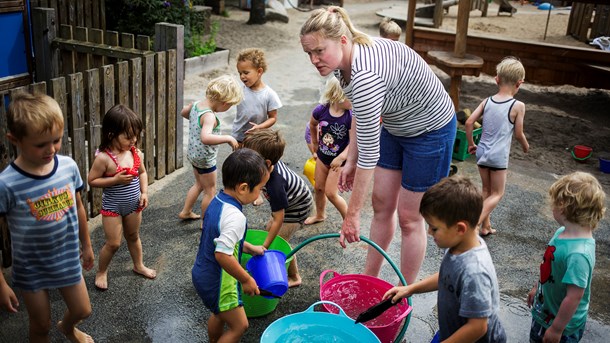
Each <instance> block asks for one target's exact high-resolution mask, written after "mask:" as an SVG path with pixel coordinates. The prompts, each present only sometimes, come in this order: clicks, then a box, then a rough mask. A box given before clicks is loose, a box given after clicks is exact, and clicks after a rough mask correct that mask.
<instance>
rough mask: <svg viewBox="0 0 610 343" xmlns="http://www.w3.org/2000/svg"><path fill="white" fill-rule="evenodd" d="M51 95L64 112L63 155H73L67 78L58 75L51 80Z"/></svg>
mask: <svg viewBox="0 0 610 343" xmlns="http://www.w3.org/2000/svg"><path fill="white" fill-rule="evenodd" d="M50 94H51V97H53V99H55V101H57V103H58V104H59V108H61V112H62V113H63V114H64V136H63V139H62V141H61V151H60V153H61V154H62V155H66V156H71V155H72V151H71V147H70V142H69V140H68V137H70V133H69V132H68V130H69V127H70V123H69V122H68V99H67V91H66V79H65V78H64V77H58V78H55V79H53V80H51V92H50Z"/></svg>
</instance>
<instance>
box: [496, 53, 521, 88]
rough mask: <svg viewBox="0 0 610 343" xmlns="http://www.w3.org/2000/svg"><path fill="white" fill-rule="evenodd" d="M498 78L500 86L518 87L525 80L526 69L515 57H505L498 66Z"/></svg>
mask: <svg viewBox="0 0 610 343" xmlns="http://www.w3.org/2000/svg"><path fill="white" fill-rule="evenodd" d="M496 76H498V79H499V82H500V84H505V85H516V84H517V83H518V82H519V81H523V80H524V79H525V68H524V67H523V64H521V61H519V59H518V58H516V57H513V56H508V57H504V59H502V61H500V63H498V65H496Z"/></svg>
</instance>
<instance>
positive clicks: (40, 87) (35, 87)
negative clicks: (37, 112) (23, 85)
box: [28, 81, 47, 94]
mask: <svg viewBox="0 0 610 343" xmlns="http://www.w3.org/2000/svg"><path fill="white" fill-rule="evenodd" d="M28 88H29V89H28V91H29V92H30V93H32V94H47V83H46V82H44V81H43V82H37V83H33V84H31V85H30V86H29V87H28Z"/></svg>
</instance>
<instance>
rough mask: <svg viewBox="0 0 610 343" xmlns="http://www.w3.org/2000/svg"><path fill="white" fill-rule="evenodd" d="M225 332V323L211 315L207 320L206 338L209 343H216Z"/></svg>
mask: <svg viewBox="0 0 610 343" xmlns="http://www.w3.org/2000/svg"><path fill="white" fill-rule="evenodd" d="M224 330H225V322H223V321H222V319H220V317H218V316H217V315H215V314H213V313H212V315H211V316H210V318H209V319H208V338H209V340H210V343H216V342H218V339H220V336H222V334H223V332H224Z"/></svg>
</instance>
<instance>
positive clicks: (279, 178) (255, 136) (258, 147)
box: [243, 129, 313, 287]
mask: <svg viewBox="0 0 610 343" xmlns="http://www.w3.org/2000/svg"><path fill="white" fill-rule="evenodd" d="M243 144H244V147H245V148H250V149H253V150H255V151H257V152H259V153H260V154H261V155H262V156H263V158H265V159H266V160H268V161H269V162H270V163H271V164H272V165H273V170H272V171H271V176H270V177H269V181H267V184H266V185H265V188H263V195H264V196H265V198H266V199H267V200H268V201H269V205H270V206H271V212H272V213H271V219H270V220H269V222H268V223H267V227H266V230H267V232H268V234H267V238H266V239H265V242H264V243H263V245H264V246H265V248H269V245H270V244H271V243H272V242H273V240H274V239H275V237H276V236H277V235H279V236H280V237H282V238H284V239H285V240H286V241H287V242H288V241H290V237H292V234H293V233H294V232H295V231H296V230H297V229H299V228H301V227H302V226H303V222H304V221H305V219H307V217H308V216H309V212H310V211H311V205H312V203H313V197H312V196H311V192H310V191H309V188H308V187H307V185H306V184H305V181H304V180H303V179H302V178H301V177H300V176H299V175H297V174H296V173H295V172H294V171H293V170H291V169H290V168H288V166H286V165H285V164H284V163H283V162H282V161H280V158H281V157H282V155H283V154H284V148H285V147H286V141H285V140H284V137H282V135H281V134H280V133H279V131H274V130H272V129H259V130H256V131H254V132H251V133H249V134H247V135H246V138H245V140H244V142H243ZM300 284H301V276H300V275H299V270H298V267H297V263H296V258H295V257H294V256H293V259H292V261H291V262H290V265H289V266H288V286H289V287H297V286H299V285H300Z"/></svg>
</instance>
